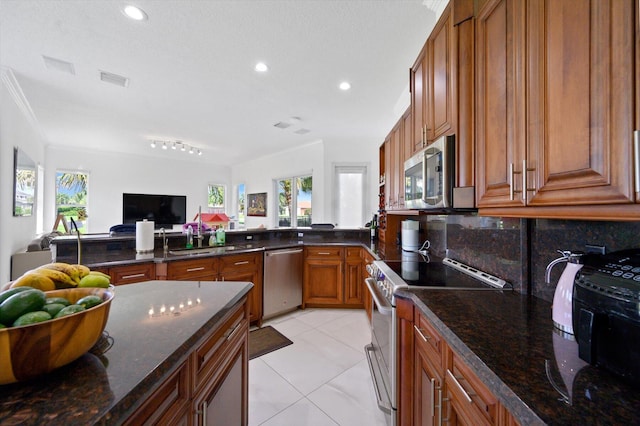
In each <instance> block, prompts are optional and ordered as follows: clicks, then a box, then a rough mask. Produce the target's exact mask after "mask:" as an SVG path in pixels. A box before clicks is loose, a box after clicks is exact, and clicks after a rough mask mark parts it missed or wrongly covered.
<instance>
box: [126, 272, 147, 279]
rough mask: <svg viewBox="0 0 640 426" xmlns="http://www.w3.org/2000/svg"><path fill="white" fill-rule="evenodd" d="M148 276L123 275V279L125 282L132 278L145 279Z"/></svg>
mask: <svg viewBox="0 0 640 426" xmlns="http://www.w3.org/2000/svg"><path fill="white" fill-rule="evenodd" d="M145 275H146V274H144V273H142V274H131V275H123V276H122V277H121V278H122V279H123V280H128V279H130V278H140V277H144V276H145Z"/></svg>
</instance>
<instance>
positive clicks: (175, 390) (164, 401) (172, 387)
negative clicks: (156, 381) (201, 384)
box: [124, 361, 190, 426]
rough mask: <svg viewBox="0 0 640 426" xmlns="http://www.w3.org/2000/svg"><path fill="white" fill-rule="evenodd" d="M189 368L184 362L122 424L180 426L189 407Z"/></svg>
mask: <svg viewBox="0 0 640 426" xmlns="http://www.w3.org/2000/svg"><path fill="white" fill-rule="evenodd" d="M189 388H190V386H189V368H188V362H186V361H185V362H184V363H183V364H182V365H181V366H180V367H179V368H178V370H177V371H175V372H174V373H173V374H171V376H169V378H167V379H166V380H165V381H164V382H163V383H162V384H161V385H160V387H159V388H158V389H156V391H155V392H153V394H152V395H151V396H150V397H149V398H148V399H147V400H146V401H145V402H144V403H143V404H142V406H141V407H140V408H138V409H137V410H136V411H135V412H134V413H133V414H132V415H131V417H129V418H128V419H127V421H126V422H125V423H124V424H125V425H136V426H137V425H155V424H163V425H169V424H180V423H181V422H182V423H183V420H184V419H186V418H187V411H186V410H188V406H189Z"/></svg>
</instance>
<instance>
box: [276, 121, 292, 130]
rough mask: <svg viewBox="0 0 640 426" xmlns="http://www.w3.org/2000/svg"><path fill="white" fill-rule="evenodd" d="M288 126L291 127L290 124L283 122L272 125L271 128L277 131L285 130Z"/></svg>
mask: <svg viewBox="0 0 640 426" xmlns="http://www.w3.org/2000/svg"><path fill="white" fill-rule="evenodd" d="M289 126H291V124H289V123H285V122H284V121H280V122H278V123H276V124H274V125H273V127H277V128H278V129H286V128H287V127H289Z"/></svg>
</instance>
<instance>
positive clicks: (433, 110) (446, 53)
mask: <svg viewBox="0 0 640 426" xmlns="http://www.w3.org/2000/svg"><path fill="white" fill-rule="evenodd" d="M427 52H428V55H429V59H430V60H429V68H428V81H429V89H428V103H427V105H428V107H427V123H426V124H427V139H428V140H435V139H437V138H438V137H439V136H442V135H444V134H447V133H449V132H450V131H451V129H452V128H453V120H454V106H455V102H454V99H455V96H454V88H455V86H454V78H455V75H454V73H453V70H454V65H455V64H454V61H455V51H454V50H453V17H452V15H451V6H450V5H448V6H447V7H446V8H445V10H444V11H443V13H442V16H441V17H440V19H439V20H438V23H437V24H436V26H435V27H434V29H433V31H432V32H431V35H430V36H429V40H428V41H427Z"/></svg>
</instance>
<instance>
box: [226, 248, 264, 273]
mask: <svg viewBox="0 0 640 426" xmlns="http://www.w3.org/2000/svg"><path fill="white" fill-rule="evenodd" d="M261 259H262V253H248V254H237V255H233V256H223V257H221V258H220V273H225V272H227V271H230V270H232V271H239V270H243V271H245V270H256V269H258V267H259V266H260V265H261V263H262V262H261Z"/></svg>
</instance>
